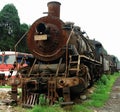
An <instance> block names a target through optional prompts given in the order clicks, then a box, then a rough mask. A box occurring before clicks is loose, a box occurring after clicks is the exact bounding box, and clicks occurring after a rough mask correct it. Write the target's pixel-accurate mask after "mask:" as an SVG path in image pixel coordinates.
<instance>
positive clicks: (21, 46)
mask: <svg viewBox="0 0 120 112" xmlns="http://www.w3.org/2000/svg"><path fill="white" fill-rule="evenodd" d="M28 29H29V26H28V25H27V24H26V23H23V24H21V25H20V35H19V36H20V38H18V39H19V40H20V39H21V38H22V37H23V36H24V34H25V33H26V32H27V31H28ZM26 35H27V34H26ZM26 35H25V36H24V38H23V39H22V40H21V42H20V43H19V44H18V46H17V50H18V51H21V52H28V49H27V44H26V38H27V37H26ZM19 40H18V41H19Z"/></svg>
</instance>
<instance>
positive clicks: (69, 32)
mask: <svg viewBox="0 0 120 112" xmlns="http://www.w3.org/2000/svg"><path fill="white" fill-rule="evenodd" d="M60 5H61V4H60V3H59V2H56V1H54V2H49V3H48V4H47V6H48V15H47V16H44V17H41V18H39V19H38V20H36V21H35V22H34V23H33V24H32V26H31V27H30V30H29V32H28V35H27V44H28V48H29V50H30V52H31V53H32V54H33V55H34V57H35V60H34V62H33V65H32V66H31V67H30V68H29V70H28V69H25V70H21V71H20V72H21V74H22V75H23V76H24V77H25V80H23V81H22V102H23V103H25V102H27V101H28V100H29V97H30V96H31V95H33V96H34V97H35V98H36V99H37V98H38V97H39V95H40V94H44V95H45V96H46V98H48V99H49V103H50V104H54V102H55V101H56V100H58V99H59V97H63V99H64V102H70V101H72V100H73V99H75V98H78V97H79V96H80V94H81V92H83V91H84V90H85V89H87V88H88V87H89V86H90V85H92V84H93V82H94V81H95V80H97V79H98V78H99V77H100V76H101V74H102V73H103V67H102V61H103V59H102V58H103V56H102V54H101V53H100V52H98V51H100V49H101V45H100V43H96V44H93V43H95V42H93V41H94V40H90V39H89V37H88V36H85V35H84V34H85V32H83V31H81V29H80V27H78V26H74V23H72V22H66V23H65V22H63V21H62V20H61V19H60ZM23 79H24V78H23ZM35 95H36V96H35ZM35 101H37V100H34V102H35Z"/></svg>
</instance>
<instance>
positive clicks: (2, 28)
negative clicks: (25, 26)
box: [0, 4, 20, 50]
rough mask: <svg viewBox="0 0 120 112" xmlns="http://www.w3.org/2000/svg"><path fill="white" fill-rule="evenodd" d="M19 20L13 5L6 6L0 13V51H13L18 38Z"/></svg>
mask: <svg viewBox="0 0 120 112" xmlns="http://www.w3.org/2000/svg"><path fill="white" fill-rule="evenodd" d="M19 33H20V19H19V16H18V11H17V9H16V7H15V6H14V5H13V4H7V5H5V6H4V7H3V9H2V10H1V12H0V49H1V50H10V49H11V50H14V45H15V43H16V42H17V40H18V39H17V38H19Z"/></svg>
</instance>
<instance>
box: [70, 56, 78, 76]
mask: <svg viewBox="0 0 120 112" xmlns="http://www.w3.org/2000/svg"><path fill="white" fill-rule="evenodd" d="M69 57H70V60H69V67H68V72H69V76H71V75H76V76H78V75H79V71H80V55H70V56H69Z"/></svg>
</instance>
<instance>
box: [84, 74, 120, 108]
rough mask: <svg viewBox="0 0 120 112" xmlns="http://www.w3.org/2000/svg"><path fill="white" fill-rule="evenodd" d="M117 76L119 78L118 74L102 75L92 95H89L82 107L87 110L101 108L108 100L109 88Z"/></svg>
mask: <svg viewBox="0 0 120 112" xmlns="http://www.w3.org/2000/svg"><path fill="white" fill-rule="evenodd" d="M118 76H120V74H119V73H115V74H114V75H103V76H102V78H101V79H100V80H99V81H98V82H97V83H96V84H95V90H94V93H93V94H91V95H90V98H89V100H88V101H87V102H84V103H83V104H82V105H83V106H85V107H88V108H90V107H102V106H103V105H104V104H105V102H106V101H107V100H108V99H109V95H110V91H111V88H112V86H113V84H114V82H115V80H116V78H117V77H118Z"/></svg>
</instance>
